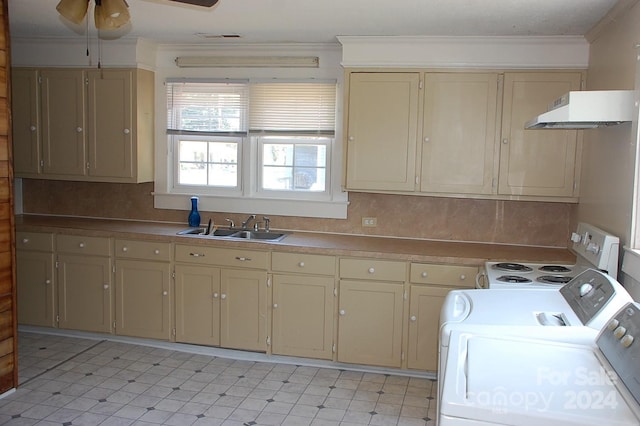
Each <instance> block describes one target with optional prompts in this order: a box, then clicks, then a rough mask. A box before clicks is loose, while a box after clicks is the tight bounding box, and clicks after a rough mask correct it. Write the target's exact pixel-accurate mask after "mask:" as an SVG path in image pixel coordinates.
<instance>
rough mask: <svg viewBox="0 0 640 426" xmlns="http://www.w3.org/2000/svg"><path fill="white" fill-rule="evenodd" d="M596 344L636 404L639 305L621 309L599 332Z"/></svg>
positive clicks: (639, 384)
mask: <svg viewBox="0 0 640 426" xmlns="http://www.w3.org/2000/svg"><path fill="white" fill-rule="evenodd" d="M596 343H597V344H598V348H600V351H601V352H602V355H604V357H605V358H606V359H607V361H608V362H609V364H611V367H613V369H614V371H615V372H616V374H617V375H618V377H619V378H620V380H622V382H623V383H624V385H625V386H626V388H627V389H628V390H629V392H631V394H632V395H633V397H634V398H635V400H636V402H638V403H640V369H639V368H638V365H639V363H640V305H639V304H637V303H629V304H628V305H626V306H624V307H623V308H622V309H621V310H620V311H618V313H617V314H616V315H615V316H614V317H613V318H612V319H611V320H610V321H609V323H608V324H607V325H606V326H605V327H604V328H603V329H602V331H600V334H599V335H598V338H597V341H596Z"/></svg>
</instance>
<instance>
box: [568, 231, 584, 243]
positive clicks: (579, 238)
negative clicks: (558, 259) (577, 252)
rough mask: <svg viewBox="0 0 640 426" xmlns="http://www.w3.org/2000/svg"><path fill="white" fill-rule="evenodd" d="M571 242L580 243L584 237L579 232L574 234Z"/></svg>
mask: <svg viewBox="0 0 640 426" xmlns="http://www.w3.org/2000/svg"><path fill="white" fill-rule="evenodd" d="M571 241H573V242H574V243H579V242H580V241H582V237H581V236H580V234H578V233H577V232H572V233H571Z"/></svg>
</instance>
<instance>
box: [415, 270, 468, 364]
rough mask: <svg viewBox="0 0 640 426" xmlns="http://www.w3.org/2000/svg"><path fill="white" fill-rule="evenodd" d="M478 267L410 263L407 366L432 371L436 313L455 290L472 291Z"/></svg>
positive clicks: (435, 356) (436, 338) (436, 328)
mask: <svg viewBox="0 0 640 426" xmlns="http://www.w3.org/2000/svg"><path fill="white" fill-rule="evenodd" d="M477 273H478V268H477V267H475V266H462V265H437V264H422V263H412V264H411V273H410V282H411V285H410V294H409V314H408V317H409V335H408V344H407V367H408V368H411V369H418V370H428V371H436V370H437V368H438V337H439V332H440V329H439V326H440V311H441V310H442V304H443V302H444V299H445V297H446V296H447V294H448V293H449V291H451V290H452V289H455V288H472V287H474V285H475V276H476V274H477Z"/></svg>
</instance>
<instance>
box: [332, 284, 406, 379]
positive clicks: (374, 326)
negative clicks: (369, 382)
mask: <svg viewBox="0 0 640 426" xmlns="http://www.w3.org/2000/svg"><path fill="white" fill-rule="evenodd" d="M402 295H403V286H402V284H401V283H384V282H371V281H348V280H342V281H340V303H339V306H340V308H339V317H338V361H340V362H351V363H357V364H368V365H379V366H384V367H398V368H399V367H400V365H401V362H402V347H401V344H402V306H403V300H402Z"/></svg>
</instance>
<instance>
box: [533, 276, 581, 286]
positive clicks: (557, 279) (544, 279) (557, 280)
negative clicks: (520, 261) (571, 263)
mask: <svg viewBox="0 0 640 426" xmlns="http://www.w3.org/2000/svg"><path fill="white" fill-rule="evenodd" d="M571 278H573V277H567V276H566V275H565V276H563V275H543V276H541V277H538V278H537V279H536V281H538V282H541V283H544V284H566V283H568V282H569V281H571Z"/></svg>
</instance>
